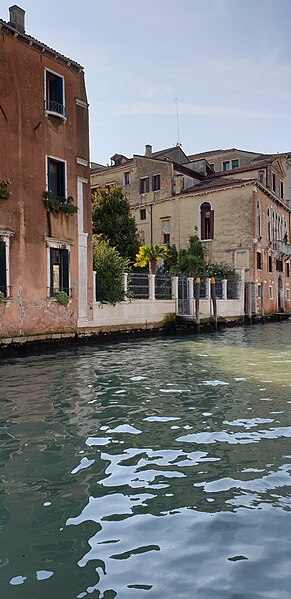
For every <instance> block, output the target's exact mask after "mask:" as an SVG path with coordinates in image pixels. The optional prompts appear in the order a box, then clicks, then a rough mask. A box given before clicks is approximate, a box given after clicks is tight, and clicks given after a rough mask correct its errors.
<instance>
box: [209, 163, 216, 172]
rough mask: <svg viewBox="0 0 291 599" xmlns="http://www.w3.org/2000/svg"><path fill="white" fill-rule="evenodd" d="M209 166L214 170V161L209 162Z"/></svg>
mask: <svg viewBox="0 0 291 599" xmlns="http://www.w3.org/2000/svg"><path fill="white" fill-rule="evenodd" d="M209 166H210V168H212V170H213V171H214V172H215V164H214V162H211V164H209Z"/></svg>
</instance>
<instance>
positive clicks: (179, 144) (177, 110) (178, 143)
mask: <svg viewBox="0 0 291 599" xmlns="http://www.w3.org/2000/svg"><path fill="white" fill-rule="evenodd" d="M176 118H177V143H176V145H177V146H178V147H179V148H180V147H181V145H182V144H181V142H180V127H179V108H178V98H176Z"/></svg>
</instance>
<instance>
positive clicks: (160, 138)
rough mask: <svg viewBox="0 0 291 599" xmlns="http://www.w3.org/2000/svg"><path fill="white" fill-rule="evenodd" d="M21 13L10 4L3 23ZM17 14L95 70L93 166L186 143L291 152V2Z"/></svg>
mask: <svg viewBox="0 0 291 599" xmlns="http://www.w3.org/2000/svg"><path fill="white" fill-rule="evenodd" d="M12 4H13V2H10V3H9V2H7V0H0V18H2V19H4V20H6V21H8V20H9V10H8V9H9V6H10V5H12ZM17 4H18V5H19V6H21V7H22V8H23V9H24V10H25V11H26V32H27V33H28V34H30V35H32V36H33V37H36V38H37V39H39V40H40V41H43V42H44V43H46V44H47V45H48V46H51V47H52V48H54V49H56V50H57V51H59V52H60V53H62V54H65V55H66V56H68V57H70V58H72V59H73V60H75V61H77V62H79V63H81V64H82V65H83V66H84V69H85V75H86V85H87V94H88V101H89V105H90V145H91V160H92V161H95V162H99V163H101V164H108V163H110V157H111V156H112V155H113V154H115V153H116V152H117V153H120V154H124V155H125V156H128V157H131V156H132V155H133V154H143V153H144V146H145V144H151V145H152V146H153V150H154V151H157V150H160V149H162V148H167V147H171V146H173V145H175V144H176V143H177V142H180V143H181V144H182V148H183V150H184V152H186V154H192V153H196V152H202V151H206V150H211V149H217V148H233V147H236V148H241V149H245V150H253V151H257V152H264V153H269V152H283V151H290V150H291V110H290V108H291V103H290V97H291V36H290V23H291V0H277V2H274V0H83V1H82V2H79V1H78V2H77V1H76V0H70V1H69V0H50V1H49V2H47V0H17ZM176 98H177V102H176ZM177 106H178V115H179V117H178V121H179V135H178V127H177Z"/></svg>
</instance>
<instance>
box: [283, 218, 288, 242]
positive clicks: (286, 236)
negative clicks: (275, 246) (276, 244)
mask: <svg viewBox="0 0 291 599" xmlns="http://www.w3.org/2000/svg"><path fill="white" fill-rule="evenodd" d="M283 241H285V243H288V227H287V221H286V220H284V236H283Z"/></svg>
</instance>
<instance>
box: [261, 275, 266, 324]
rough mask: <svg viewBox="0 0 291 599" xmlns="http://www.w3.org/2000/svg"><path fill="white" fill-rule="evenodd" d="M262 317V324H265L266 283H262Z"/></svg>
mask: <svg viewBox="0 0 291 599" xmlns="http://www.w3.org/2000/svg"><path fill="white" fill-rule="evenodd" d="M261 317H262V324H264V322H265V306H264V283H261Z"/></svg>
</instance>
